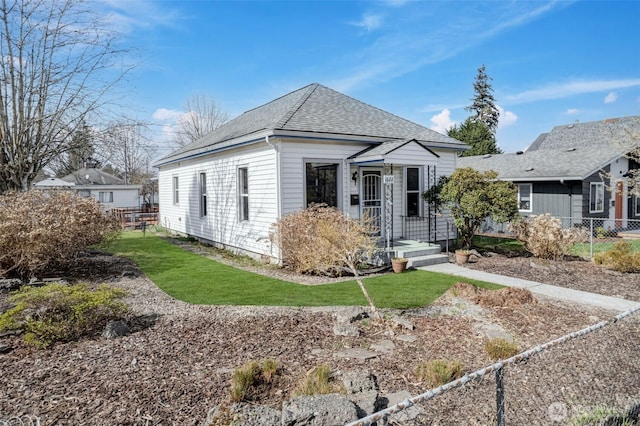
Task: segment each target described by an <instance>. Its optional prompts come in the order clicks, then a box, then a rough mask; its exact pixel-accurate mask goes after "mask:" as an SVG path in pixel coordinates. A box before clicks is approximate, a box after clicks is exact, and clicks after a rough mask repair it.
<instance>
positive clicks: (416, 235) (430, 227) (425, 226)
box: [401, 216, 436, 242]
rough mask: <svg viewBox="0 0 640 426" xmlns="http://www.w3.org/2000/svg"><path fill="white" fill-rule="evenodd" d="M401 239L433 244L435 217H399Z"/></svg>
mask: <svg viewBox="0 0 640 426" xmlns="http://www.w3.org/2000/svg"><path fill="white" fill-rule="evenodd" d="M401 218H402V238H404V239H406V240H415V241H426V242H435V233H434V230H435V229H436V222H435V220H436V218H435V216H401Z"/></svg>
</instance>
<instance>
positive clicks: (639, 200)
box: [633, 195, 640, 216]
mask: <svg viewBox="0 0 640 426" xmlns="http://www.w3.org/2000/svg"><path fill="white" fill-rule="evenodd" d="M633 200H634V203H633V204H634V206H633V215H634V216H640V197H639V196H637V195H636V196H635V197H633Z"/></svg>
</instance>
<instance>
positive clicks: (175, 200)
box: [172, 176, 180, 204]
mask: <svg viewBox="0 0 640 426" xmlns="http://www.w3.org/2000/svg"><path fill="white" fill-rule="evenodd" d="M178 184H179V181H178V176H174V177H173V188H172V189H173V204H178V203H179V202H180V190H179V188H178Z"/></svg>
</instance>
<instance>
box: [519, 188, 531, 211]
mask: <svg viewBox="0 0 640 426" xmlns="http://www.w3.org/2000/svg"><path fill="white" fill-rule="evenodd" d="M516 186H517V187H518V210H519V211H521V212H530V211H533V203H532V202H531V198H532V189H531V186H532V185H531V184H530V183H518V184H516Z"/></svg>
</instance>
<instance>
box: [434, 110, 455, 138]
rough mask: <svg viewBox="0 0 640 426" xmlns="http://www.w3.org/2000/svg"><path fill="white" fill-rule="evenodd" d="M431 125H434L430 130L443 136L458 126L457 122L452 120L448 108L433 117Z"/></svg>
mask: <svg viewBox="0 0 640 426" xmlns="http://www.w3.org/2000/svg"><path fill="white" fill-rule="evenodd" d="M431 123H433V124H432V126H431V127H430V129H431V130H435V131H436V132H438V133H442V134H446V133H447V130H449V129H450V128H452V127H453V126H455V125H456V122H455V121H453V120H452V119H451V111H449V110H448V109H447V108H445V109H443V110H442V111H441V112H440V113H439V114H436V115H434V116H433V117H431Z"/></svg>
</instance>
